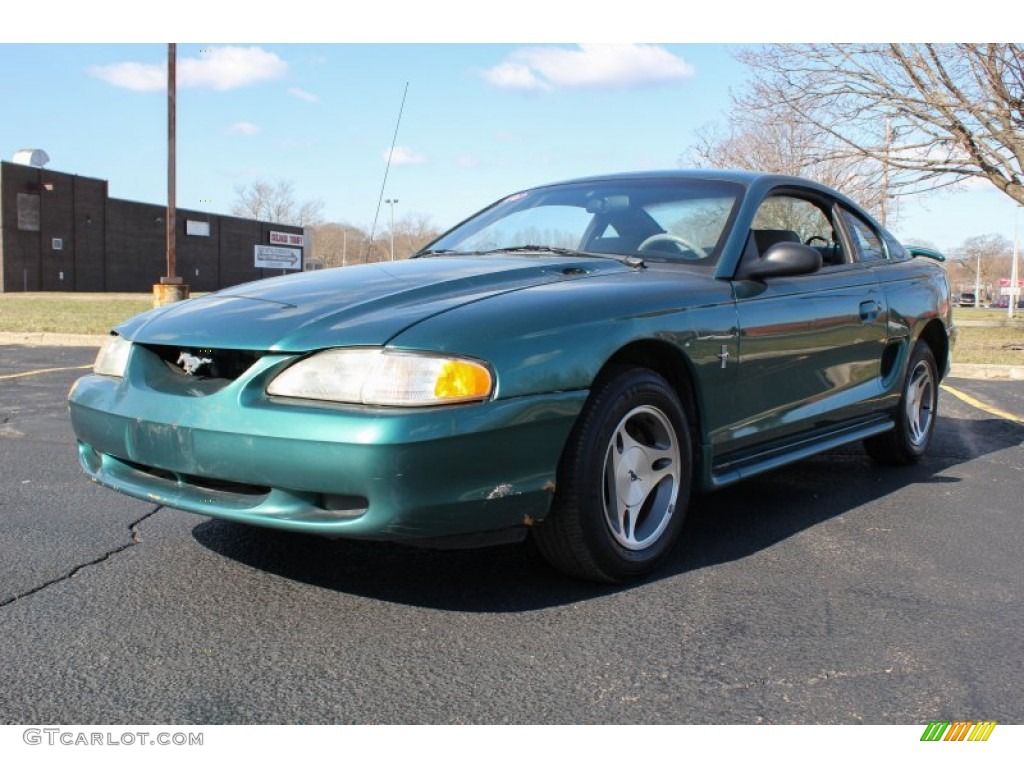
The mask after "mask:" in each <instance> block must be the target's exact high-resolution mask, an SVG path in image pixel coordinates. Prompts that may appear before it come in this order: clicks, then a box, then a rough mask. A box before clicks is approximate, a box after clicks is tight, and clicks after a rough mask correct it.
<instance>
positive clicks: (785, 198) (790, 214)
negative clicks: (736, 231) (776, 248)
mask: <svg viewBox="0 0 1024 768" xmlns="http://www.w3.org/2000/svg"><path fill="white" fill-rule="evenodd" d="M751 233H752V234H753V238H754V244H755V245H756V246H757V250H758V251H759V253H761V254H763V253H764V252H765V251H766V250H768V249H769V248H770V247H771V246H773V245H775V243H779V242H796V243H806V244H807V245H810V246H812V247H813V248H816V249H817V250H818V251H819V252H820V253H821V260H822V265H823V266H825V267H827V266H830V265H834V264H843V263H845V261H846V259H845V257H844V256H843V248H842V245H840V243H839V242H838V238H837V237H836V234H835V229H834V228H833V227H832V220H831V218H830V217H829V214H828V212H827V211H826V210H825V209H823V208H822V207H821V206H819V205H818V204H817V203H815V202H812V201H811V200H807V199H804V198H802V197H794V196H792V195H772V196H771V197H769V198H767V199H766V200H765V201H764V202H763V203H761V205H760V207H759V208H758V209H757V214H756V215H755V216H754V224H753V228H752V230H751Z"/></svg>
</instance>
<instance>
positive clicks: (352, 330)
mask: <svg viewBox="0 0 1024 768" xmlns="http://www.w3.org/2000/svg"><path fill="white" fill-rule="evenodd" d="M629 271H632V270H631V268H630V267H627V266H626V265H624V264H622V263H620V262H617V261H614V260H608V259H587V258H565V257H538V256H523V257H519V256H486V257H462V258H448V257H431V258H423V259H414V260H408V261H399V262H388V263H382V264H367V265H361V266H357V267H346V268H343V269H329V270H318V271H315V272H303V273H299V274H296V275H289V276H287V277H279V278H272V279H269V280H261V281H258V282H255V283H246V284H244V285H238V286H235V287H233V288H228V289H225V290H223V291H219V292H217V293H213V294H210V295H209V296H205V297H203V298H197V299H190V300H188V301H183V302H179V303H176V304H171V305H168V306H165V307H160V308H158V309H155V310H152V311H150V312H147V313H144V314H142V315H139V316H138V317H135V318H132V319H131V320H129V321H127V322H126V323H124V324H122V325H120V326H118V328H117V329H116V330H117V332H118V333H120V334H121V335H122V336H124V337H125V338H127V339H130V340H132V341H135V342H138V343H143V344H161V345H175V346H182V347H199V348H203V347H213V348H220V349H246V350H260V351H281V352H306V351H310V350H313V349H319V348H323V347H331V346H339V345H346V346H349V345H351V346H360V345H382V344H386V343H387V342H388V340H389V339H391V338H393V337H394V336H396V335H397V334H399V333H401V332H402V331H403V330H405V329H407V328H409V327H410V326H412V325H415V324H416V323H418V322H419V321H421V320H424V319H426V318H428V317H432V316H434V315H437V314H439V313H442V312H446V311H448V310H450V309H453V308H455V307H458V306H461V305H464V304H468V303H470V302H474V301H480V300H482V299H486V298H488V297H490V296H495V295H498V294H502V293H508V292H510V291H518V290H523V289H525V288H530V287H533V286H537V285H544V284H547V283H553V282H558V281H565V280H578V279H581V278H585V277H588V276H596V275H606V274H609V273H614V272H629Z"/></svg>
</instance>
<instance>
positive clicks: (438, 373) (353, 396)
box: [267, 349, 494, 406]
mask: <svg viewBox="0 0 1024 768" xmlns="http://www.w3.org/2000/svg"><path fill="white" fill-rule="evenodd" d="M493 390H494V379H493V377H492V376H491V372H490V370H489V369H488V368H487V367H486V366H485V365H483V364H482V363H479V362H476V361H473V360H467V359H465V358H461V357H451V356H446V355H434V354H427V353H418V352H397V351H390V350H383V349H330V350H327V351H326V352H319V353H317V354H315V355H312V356H310V357H307V358H305V359H304V360H300V361H299V362H297V363H296V364H295V365H292V366H291V367H289V368H286V369H285V370H284V371H283V372H282V373H280V374H279V375H278V376H277V377H276V378H275V379H274V380H273V381H271V382H270V385H269V386H268V387H267V394H269V395H275V396H278V397H295V398H302V399H304V400H329V401H332V402H339V403H361V404H363V405H400V406H423V405H447V404H449V403H468V402H474V401H479V400H486V399H487V398H488V397H490V396H491V393H492V391H493Z"/></svg>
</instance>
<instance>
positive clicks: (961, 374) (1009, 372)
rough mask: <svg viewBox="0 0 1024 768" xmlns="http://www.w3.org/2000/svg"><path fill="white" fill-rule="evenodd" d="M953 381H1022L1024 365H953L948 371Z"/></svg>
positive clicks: (1023, 378)
mask: <svg viewBox="0 0 1024 768" xmlns="http://www.w3.org/2000/svg"><path fill="white" fill-rule="evenodd" d="M949 376H950V378H954V379H1010V380H1014V381H1021V380H1024V365H986V364H984V363H953V365H952V366H950V369H949Z"/></svg>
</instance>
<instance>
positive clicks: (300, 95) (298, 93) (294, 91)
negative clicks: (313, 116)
mask: <svg viewBox="0 0 1024 768" xmlns="http://www.w3.org/2000/svg"><path fill="white" fill-rule="evenodd" d="M288 93H289V95H291V96H294V97H295V98H296V99H299V100H300V101H308V102H309V103H310V104H316V103H317V102H318V101H320V97H319V96H317V95H316V94H315V93H310V92H309V91H304V90H302V89H301V88H289V89H288Z"/></svg>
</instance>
